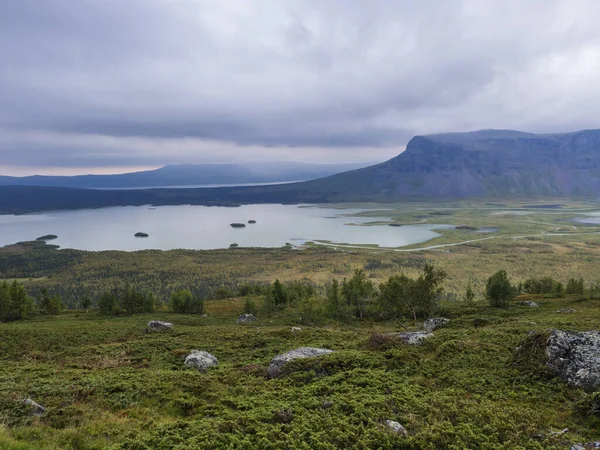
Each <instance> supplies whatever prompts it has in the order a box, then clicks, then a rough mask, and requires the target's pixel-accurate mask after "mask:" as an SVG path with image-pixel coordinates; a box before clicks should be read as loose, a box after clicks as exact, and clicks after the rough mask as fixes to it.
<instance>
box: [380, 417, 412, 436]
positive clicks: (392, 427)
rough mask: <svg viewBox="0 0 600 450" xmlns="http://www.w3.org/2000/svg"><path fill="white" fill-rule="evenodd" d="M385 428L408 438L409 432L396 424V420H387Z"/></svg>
mask: <svg viewBox="0 0 600 450" xmlns="http://www.w3.org/2000/svg"><path fill="white" fill-rule="evenodd" d="M385 426H386V427H387V428H388V429H389V430H390V431H391V432H392V433H396V434H401V435H402V436H406V435H407V434H408V432H407V431H406V428H404V427H403V426H402V425H400V424H399V423H398V422H396V421H394V420H386V421H385Z"/></svg>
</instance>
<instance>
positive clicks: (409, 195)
mask: <svg viewBox="0 0 600 450" xmlns="http://www.w3.org/2000/svg"><path fill="white" fill-rule="evenodd" d="M599 194H600V130H585V131H579V132H575V133H564V134H552V135H550V134H549V135H535V134H529V133H521V132H518V131H510V130H506V131H504V130H483V131H478V132H474V133H455V134H440V135H430V136H416V137H414V138H413V139H411V141H410V142H409V144H408V146H407V148H406V150H405V151H404V152H403V153H401V154H400V155H398V156H396V157H395V158H392V159H391V160H389V161H386V162H384V163H382V164H377V165H375V166H371V167H366V168H363V169H358V170H352V171H349V172H344V173H340V174H337V175H333V176H330V177H326V178H321V179H318V180H312V181H306V182H302V183H292V184H286V185H276V186H249V187H234V188H211V189H152V190H150V189H147V190H139V191H91V190H77V189H57V188H54V189H53V188H34V187H0V212H31V211H42V210H50V209H79V208H85V207H91V208H97V207H101V206H109V205H113V206H117V205H143V204H155V205H176V204H197V205H217V204H219V205H224V204H225V205H236V204H247V203H328V202H356V201H362V202H366V201H409V200H446V199H462V198H480V199H483V198H493V199H500V198H504V199H508V198H519V199H527V198H557V197H563V198H564V197H591V196H598V195H599Z"/></svg>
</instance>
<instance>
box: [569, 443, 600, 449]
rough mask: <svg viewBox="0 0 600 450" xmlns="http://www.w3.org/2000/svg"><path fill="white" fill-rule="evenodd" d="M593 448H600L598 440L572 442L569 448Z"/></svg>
mask: <svg viewBox="0 0 600 450" xmlns="http://www.w3.org/2000/svg"><path fill="white" fill-rule="evenodd" d="M594 448H600V441H596V442H588V443H587V444H573V445H571V450H591V449H594Z"/></svg>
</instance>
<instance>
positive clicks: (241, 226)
mask: <svg viewBox="0 0 600 450" xmlns="http://www.w3.org/2000/svg"><path fill="white" fill-rule="evenodd" d="M230 225H231V227H232V228H246V224H245V223H232V224H230Z"/></svg>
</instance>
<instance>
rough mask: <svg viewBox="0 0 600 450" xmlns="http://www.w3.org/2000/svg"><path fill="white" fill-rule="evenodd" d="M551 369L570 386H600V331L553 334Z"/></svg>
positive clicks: (549, 352)
mask: <svg viewBox="0 0 600 450" xmlns="http://www.w3.org/2000/svg"><path fill="white" fill-rule="evenodd" d="M546 356H547V357H548V362H547V365H548V367H550V369H552V370H553V371H554V372H556V373H557V374H558V375H559V376H560V377H562V378H564V379H565V380H566V381H567V382H568V383H569V384H572V385H574V386H581V387H584V388H588V389H594V388H597V387H598V386H600V331H583V332H574V331H561V330H553V331H552V333H551V334H550V337H549V338H548V341H547V343H546Z"/></svg>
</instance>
